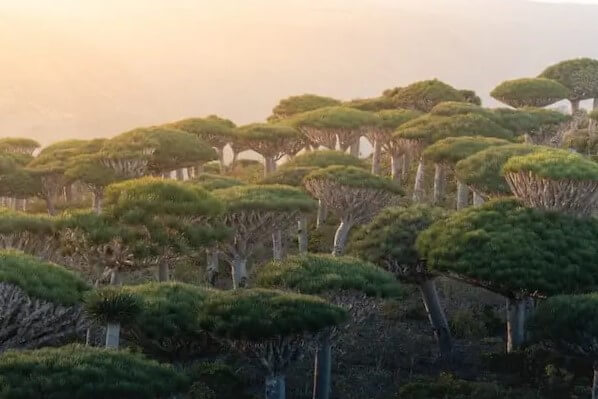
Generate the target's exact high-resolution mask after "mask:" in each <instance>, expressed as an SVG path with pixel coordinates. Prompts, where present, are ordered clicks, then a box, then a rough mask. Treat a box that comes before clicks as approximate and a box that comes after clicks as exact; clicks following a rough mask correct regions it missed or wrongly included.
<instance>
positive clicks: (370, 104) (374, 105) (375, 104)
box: [343, 96, 396, 112]
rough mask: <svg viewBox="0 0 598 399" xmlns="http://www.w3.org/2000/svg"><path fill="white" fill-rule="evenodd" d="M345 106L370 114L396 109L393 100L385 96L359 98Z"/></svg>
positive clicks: (344, 104) (345, 103)
mask: <svg viewBox="0 0 598 399" xmlns="http://www.w3.org/2000/svg"><path fill="white" fill-rule="evenodd" d="M343 106H345V107H351V108H355V109H360V110H362V111H370V112H376V111H382V110H385V109H393V108H396V107H395V105H394V103H393V101H392V99H391V98H389V97H385V96H380V97H373V98H358V99H355V100H351V101H346V102H344V103H343Z"/></svg>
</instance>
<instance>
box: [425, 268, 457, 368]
mask: <svg viewBox="0 0 598 399" xmlns="http://www.w3.org/2000/svg"><path fill="white" fill-rule="evenodd" d="M419 288H420V291H421V294H422V300H423V302H424V306H425V307H426V312H427V313H428V319H429V320H430V324H431V325H432V328H433V329H434V335H435V336H436V340H437V341H438V347H439V349H440V355H441V357H442V358H444V359H446V360H449V359H450V358H451V354H452V351H453V340H452V337H451V331H450V328H449V325H448V322H447V320H446V315H445V313H444V309H443V308H442V305H441V304H440V299H438V291H437V290H436V283H435V282H434V280H433V279H426V280H424V281H423V282H422V283H421V284H420V285H419Z"/></svg>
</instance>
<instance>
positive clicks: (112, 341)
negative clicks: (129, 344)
mask: <svg viewBox="0 0 598 399" xmlns="http://www.w3.org/2000/svg"><path fill="white" fill-rule="evenodd" d="M119 344H120V323H108V324H107V325H106V349H118V346H119Z"/></svg>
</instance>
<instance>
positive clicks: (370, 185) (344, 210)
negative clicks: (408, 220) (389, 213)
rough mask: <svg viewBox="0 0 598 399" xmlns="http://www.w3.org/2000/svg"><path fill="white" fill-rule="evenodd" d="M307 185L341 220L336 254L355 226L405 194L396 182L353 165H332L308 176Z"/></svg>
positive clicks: (334, 253)
mask: <svg viewBox="0 0 598 399" xmlns="http://www.w3.org/2000/svg"><path fill="white" fill-rule="evenodd" d="M304 184H305V188H306V189H307V191H309V192H310V193H311V194H312V195H313V196H314V197H316V198H318V199H319V200H321V201H322V202H323V203H324V204H325V205H326V207H327V208H328V209H330V210H331V211H332V212H334V213H335V214H336V215H337V216H338V218H339V219H340V221H341V223H340V225H339V226H338V229H337V230H336V234H335V235H334V249H333V251H332V254H333V255H335V256H340V255H342V254H343V252H344V250H345V244H346V242H347V237H348V236H349V232H350V231H351V228H352V227H353V226H355V225H359V224H362V223H365V222H367V221H369V220H370V219H371V218H372V217H373V216H374V215H376V213H378V211H380V209H382V208H384V207H386V206H388V205H390V204H391V203H392V202H393V201H396V200H398V197H399V195H401V194H402V190H401V188H400V187H399V186H398V184H397V183H396V182H393V181H392V180H390V179H386V178H384V177H381V176H376V175H372V174H371V173H369V172H367V171H365V170H363V169H359V168H356V167H353V166H329V167H327V168H324V169H319V170H315V171H313V172H312V173H310V174H309V175H307V176H306V177H305V179H304Z"/></svg>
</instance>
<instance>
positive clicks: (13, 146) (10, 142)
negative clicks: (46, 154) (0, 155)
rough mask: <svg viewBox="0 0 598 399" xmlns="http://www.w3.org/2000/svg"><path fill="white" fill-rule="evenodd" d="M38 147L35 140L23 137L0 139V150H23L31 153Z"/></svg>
mask: <svg viewBox="0 0 598 399" xmlns="http://www.w3.org/2000/svg"><path fill="white" fill-rule="evenodd" d="M40 147H41V145H40V144H39V143H38V142H37V141H35V140H33V139H28V138H25V137H3V138H1V139H0V152H7V153H15V152H25V153H27V154H29V155H31V154H32V153H33V151H35V150H36V149H37V148H40Z"/></svg>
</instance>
